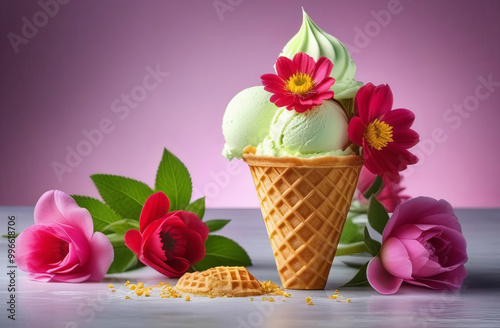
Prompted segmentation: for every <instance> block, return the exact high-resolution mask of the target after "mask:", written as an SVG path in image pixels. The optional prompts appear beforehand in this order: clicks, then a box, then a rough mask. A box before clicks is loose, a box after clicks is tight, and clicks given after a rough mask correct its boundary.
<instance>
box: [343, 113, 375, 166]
mask: <svg viewBox="0 0 500 328" xmlns="http://www.w3.org/2000/svg"><path fill="white" fill-rule="evenodd" d="M365 128H366V126H365V124H364V123H363V121H362V120H361V118H359V117H358V116H354V117H353V118H352V119H351V121H350V122H349V126H348V135H349V139H350V140H351V141H352V142H354V143H355V144H356V145H359V146H362V145H363V134H364V133H365ZM363 152H364V150H363ZM370 171H371V170H370Z"/></svg>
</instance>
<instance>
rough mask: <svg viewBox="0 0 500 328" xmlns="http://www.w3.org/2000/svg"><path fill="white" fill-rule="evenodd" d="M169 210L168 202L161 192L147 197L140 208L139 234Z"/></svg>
mask: <svg viewBox="0 0 500 328" xmlns="http://www.w3.org/2000/svg"><path fill="white" fill-rule="evenodd" d="M169 208H170V200H169V199H168V197H167V195H165V194H164V193H163V192H162V191H158V192H156V193H154V194H152V195H151V196H149V197H148V199H147V200H146V202H145V203H144V206H143V207H142V211H141V217H140V219H139V226H140V230H141V232H144V230H145V229H146V227H147V226H148V225H150V224H151V223H152V222H153V221H156V220H158V219H160V218H162V217H163V216H165V215H166V214H167V213H168V209H169Z"/></svg>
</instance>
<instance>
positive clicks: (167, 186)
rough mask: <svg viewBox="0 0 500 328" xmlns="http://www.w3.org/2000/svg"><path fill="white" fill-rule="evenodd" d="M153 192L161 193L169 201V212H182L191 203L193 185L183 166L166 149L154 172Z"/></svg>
mask: <svg viewBox="0 0 500 328" xmlns="http://www.w3.org/2000/svg"><path fill="white" fill-rule="evenodd" d="M155 191H163V192H164V193H165V195H167V197H168V199H169V200H170V211H176V210H184V209H185V208H186V207H188V205H189V202H190V201H191V194H192V191H193V185H192V182H191V176H190V175H189V171H188V169H187V168H186V166H184V164H183V163H182V162H181V161H180V160H179V159H178V158H177V157H175V156H174V155H173V154H172V153H171V152H169V151H168V150H167V149H166V148H164V149H163V156H162V158H161V161H160V165H159V166H158V170H157V172H156V180H155Z"/></svg>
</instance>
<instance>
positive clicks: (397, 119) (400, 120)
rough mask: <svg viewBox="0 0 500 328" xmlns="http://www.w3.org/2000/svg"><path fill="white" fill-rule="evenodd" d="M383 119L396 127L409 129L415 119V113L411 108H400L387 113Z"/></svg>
mask: <svg viewBox="0 0 500 328" xmlns="http://www.w3.org/2000/svg"><path fill="white" fill-rule="evenodd" d="M382 120H383V121H384V122H386V123H387V124H389V125H390V126H392V127H394V128H396V127H397V128H400V129H408V128H410V127H411V125H412V124H413V121H414V120H415V114H414V113H413V112H412V111H411V110H408V109H404V108H398V109H394V110H391V111H390V112H388V113H387V114H385V115H384V117H383V118H382Z"/></svg>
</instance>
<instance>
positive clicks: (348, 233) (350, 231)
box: [339, 215, 364, 244]
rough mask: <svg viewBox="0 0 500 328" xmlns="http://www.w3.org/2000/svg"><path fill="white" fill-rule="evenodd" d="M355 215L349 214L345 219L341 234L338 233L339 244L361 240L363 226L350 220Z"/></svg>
mask: <svg viewBox="0 0 500 328" xmlns="http://www.w3.org/2000/svg"><path fill="white" fill-rule="evenodd" d="M354 217H355V215H353V216H352V215H349V216H348V217H347V219H346V221H345V224H344V229H343V230H342V235H340V241H339V242H340V243H341V244H351V243H355V242H358V241H363V240H364V239H363V227H362V226H361V225H359V224H356V223H354V222H352V219H353V218H354Z"/></svg>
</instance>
